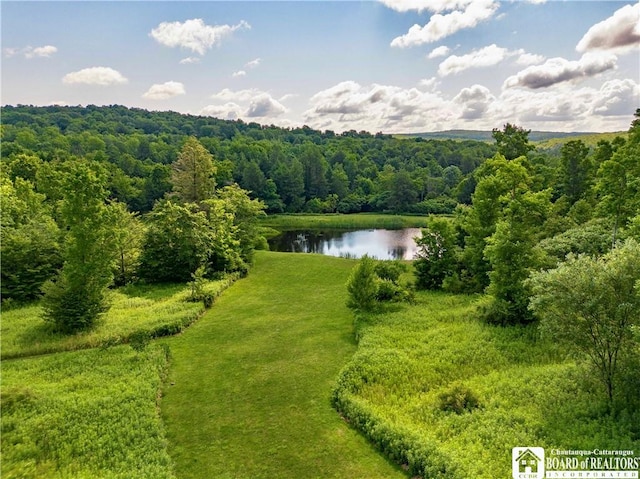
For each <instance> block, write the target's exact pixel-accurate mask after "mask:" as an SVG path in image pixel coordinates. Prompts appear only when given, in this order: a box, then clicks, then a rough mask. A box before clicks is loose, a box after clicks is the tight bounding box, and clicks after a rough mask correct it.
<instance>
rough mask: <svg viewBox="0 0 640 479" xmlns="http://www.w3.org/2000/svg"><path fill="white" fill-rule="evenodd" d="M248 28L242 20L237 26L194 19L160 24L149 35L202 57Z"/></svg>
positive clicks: (163, 43)
mask: <svg viewBox="0 0 640 479" xmlns="http://www.w3.org/2000/svg"><path fill="white" fill-rule="evenodd" d="M249 28H251V26H250V25H249V24H248V23H247V22H245V21H244V20H243V21H241V22H240V23H238V24H237V25H206V24H205V23H204V21H203V20H202V19H201V18H194V19H191V20H187V21H185V22H182V23H181V22H162V23H161V24H160V25H158V26H157V27H156V28H154V29H153V30H151V33H150V34H149V35H150V36H151V37H152V38H153V39H154V40H156V41H157V42H158V43H160V44H162V45H165V46H167V47H181V48H187V49H189V50H191V51H194V52H196V53H199V54H200V55H204V53H205V52H206V51H207V50H208V49H210V48H212V47H213V46H215V45H219V44H220V43H221V42H222V40H223V39H224V38H226V37H228V36H230V35H231V34H232V33H233V32H235V31H236V30H244V29H249Z"/></svg>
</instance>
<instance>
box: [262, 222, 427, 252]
mask: <svg viewBox="0 0 640 479" xmlns="http://www.w3.org/2000/svg"><path fill="white" fill-rule="evenodd" d="M419 232H420V231H419V230H418V229H416V228H413V229H406V230H400V231H390V230H375V229H368V230H357V231H336V230H322V231H308V230H307V231H304V230H297V231H286V232H283V233H282V234H281V235H279V236H277V237H275V238H271V239H269V248H270V249H271V250H272V251H286V252H294V253H318V254H328V255H331V256H343V257H344V256H347V257H350V258H360V257H362V255H363V254H365V253H366V254H368V255H369V256H371V257H376V258H378V259H412V255H413V251H414V250H415V248H416V245H415V242H414V240H413V237H414V236H417V235H418V233H419Z"/></svg>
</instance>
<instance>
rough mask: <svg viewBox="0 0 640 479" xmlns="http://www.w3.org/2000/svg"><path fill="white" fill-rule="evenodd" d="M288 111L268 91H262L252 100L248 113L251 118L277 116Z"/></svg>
mask: <svg viewBox="0 0 640 479" xmlns="http://www.w3.org/2000/svg"><path fill="white" fill-rule="evenodd" d="M286 111H287V109H286V108H285V107H284V106H283V105H282V103H280V102H279V101H278V100H275V99H274V98H272V97H271V95H269V94H268V93H261V94H259V95H258V96H256V97H254V98H253V99H252V100H251V102H250V103H249V108H248V109H247V113H246V114H247V116H248V117H250V118H256V117H276V116H280V115H282V114H283V113H285V112H286Z"/></svg>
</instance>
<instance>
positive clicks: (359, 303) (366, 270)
mask: <svg viewBox="0 0 640 479" xmlns="http://www.w3.org/2000/svg"><path fill="white" fill-rule="evenodd" d="M377 279H378V278H377V276H376V272H375V261H374V260H373V259H371V258H369V256H367V255H364V256H363V257H362V258H361V259H360V261H359V262H358V265H357V266H356V267H354V268H353V271H352V272H351V275H350V276H349V280H348V281H347V291H348V292H349V299H348V301H347V306H348V307H349V308H351V309H353V310H356V311H365V312H369V311H373V310H374V309H375V308H376V294H377V292H378V281H377Z"/></svg>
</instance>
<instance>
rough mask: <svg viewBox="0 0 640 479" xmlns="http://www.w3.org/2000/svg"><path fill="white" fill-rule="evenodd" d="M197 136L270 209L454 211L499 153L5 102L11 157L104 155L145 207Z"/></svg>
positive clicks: (225, 180) (220, 174) (485, 146)
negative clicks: (476, 174) (477, 175)
mask: <svg viewBox="0 0 640 479" xmlns="http://www.w3.org/2000/svg"><path fill="white" fill-rule="evenodd" d="M189 136H194V137H197V138H198V140H199V141H200V142H201V144H202V145H203V146H204V147H205V148H206V149H207V150H208V151H209V153H211V154H212V155H213V158H214V162H215V164H216V173H215V180H216V183H217V184H218V185H230V184H233V183H237V184H238V185H239V186H240V187H241V188H243V189H245V190H247V191H249V192H250V195H251V197H252V198H253V199H259V200H261V201H263V202H264V203H265V205H266V209H267V212H268V213H281V212H292V213H293V212H302V211H307V212H316V213H318V212H341V213H355V212H361V211H403V212H414V213H422V214H428V213H450V212H452V211H453V209H454V208H455V205H456V204H457V203H458V202H463V203H468V202H469V201H470V194H471V192H472V191H473V188H474V184H473V177H472V175H471V173H472V172H473V170H474V169H475V168H477V167H478V166H479V165H480V164H481V163H482V162H483V161H484V159H485V158H488V157H491V156H492V155H493V154H494V153H495V146H494V145H492V144H489V143H484V142H477V141H452V140H437V141H436V140H423V139H420V138H418V139H412V140H407V139H398V138H394V137H392V136H390V135H383V134H381V133H378V134H376V135H372V134H369V133H366V132H355V131H348V132H344V133H342V134H340V135H338V134H336V133H334V132H332V131H324V132H320V131H316V130H313V129H311V128H308V127H302V128H294V129H283V128H277V127H274V126H261V125H258V124H256V123H244V122H243V121H241V120H237V121H223V120H218V119H215V118H210V117H195V116H190V115H181V114H178V113H172V112H147V111H145V110H138V109H128V108H125V107H121V106H111V107H95V106H88V107H85V108H82V107H56V106H52V107H26V106H18V107H4V108H3V110H2V138H3V141H2V145H1V148H2V150H1V152H2V157H3V158H7V159H9V158H11V159H16V158H18V157H20V158H22V161H23V162H24V163H27V165H25V166H24V167H23V168H29V166H28V163H29V161H33V160H29V159H27V157H30V156H37V157H38V158H40V159H41V160H43V161H44V162H47V163H53V164H55V163H56V162H59V161H64V160H66V159H69V158H71V157H84V158H89V159H92V160H95V161H98V162H100V163H102V164H103V165H104V166H105V168H106V169H107V187H108V190H109V195H110V197H111V198H113V199H117V200H118V201H120V202H122V203H124V204H126V205H127V206H128V207H129V209H130V210H131V211H137V212H142V213H144V212H148V211H151V209H152V208H153V205H154V203H155V201H156V200H158V199H159V198H162V197H163V196H164V195H165V194H166V193H167V192H168V191H170V190H171V188H172V185H171V167H170V165H171V164H173V163H174V162H175V160H176V158H177V155H178V152H179V151H180V148H181V147H182V144H183V142H184V140H185V138H187V137H189ZM22 155H24V156H22ZM16 167H17V166H16Z"/></svg>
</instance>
